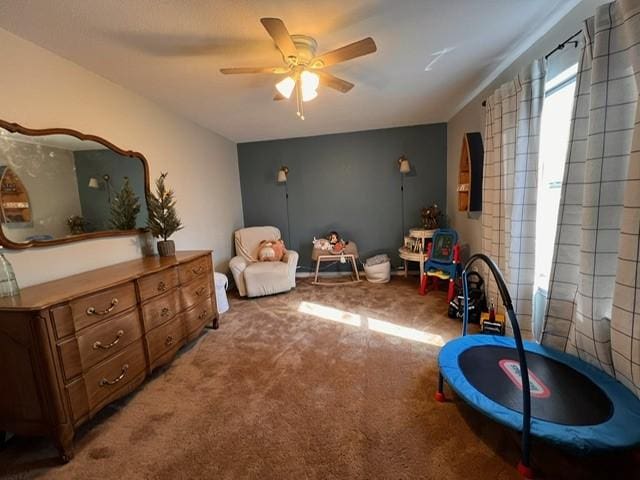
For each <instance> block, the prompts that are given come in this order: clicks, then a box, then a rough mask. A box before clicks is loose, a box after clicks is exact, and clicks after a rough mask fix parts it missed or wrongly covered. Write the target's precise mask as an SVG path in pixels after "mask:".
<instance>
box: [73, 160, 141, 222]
mask: <svg viewBox="0 0 640 480" xmlns="http://www.w3.org/2000/svg"><path fill="white" fill-rule="evenodd" d="M73 156H74V158H75V166H76V176H77V177H78V191H79V193H80V205H81V206H82V216H83V217H84V218H85V220H87V221H89V225H88V229H89V230H90V231H93V230H110V229H111V228H112V227H111V224H110V220H111V204H110V203H109V195H108V192H107V190H106V186H105V185H104V182H103V181H102V176H103V175H105V174H106V175H109V176H110V177H111V199H112V200H113V197H114V196H115V195H116V194H118V192H120V189H121V188H122V183H123V182H124V177H128V178H129V183H130V184H131V188H132V189H133V191H134V193H135V194H136V195H137V196H138V199H139V201H140V205H141V208H140V213H139V214H138V217H137V218H136V227H137V228H141V227H145V226H146V225H147V201H146V198H145V190H144V166H143V164H142V162H141V161H140V160H139V159H137V158H131V157H125V156H124V155H120V154H118V153H116V152H114V151H112V150H108V149H104V150H78V151H75V152H73ZM91 177H96V178H97V179H98V181H100V188H99V189H95V188H90V187H89V179H90V178H91Z"/></svg>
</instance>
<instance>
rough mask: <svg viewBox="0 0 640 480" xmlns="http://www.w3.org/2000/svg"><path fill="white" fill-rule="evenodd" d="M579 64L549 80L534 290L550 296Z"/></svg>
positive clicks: (542, 140) (542, 138)
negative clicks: (550, 281)
mask: <svg viewBox="0 0 640 480" xmlns="http://www.w3.org/2000/svg"><path fill="white" fill-rule="evenodd" d="M577 72H578V64H574V65H573V66H571V67H569V68H567V69H566V70H564V71H563V72H561V73H560V74H558V75H556V76H554V77H553V78H551V79H549V80H547V83H546V85H545V100H544V106H543V109H542V119H541V131H540V154H539V157H538V159H539V160H538V162H539V165H538V172H539V173H538V199H537V214H536V260H535V262H536V269H535V285H534V292H540V291H542V293H543V294H544V295H545V296H546V290H547V288H548V285H549V274H550V270H551V261H552V259H553V247H554V243H555V237H556V226H557V217H558V207H559V206H560V190H561V186H562V178H563V174H564V165H565V162H566V157H567V147H568V145H569V133H570V132H569V129H570V126H571V113H572V109H573V96H574V92H575V86H576V74H577Z"/></svg>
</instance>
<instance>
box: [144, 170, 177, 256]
mask: <svg viewBox="0 0 640 480" xmlns="http://www.w3.org/2000/svg"><path fill="white" fill-rule="evenodd" d="M165 178H167V173H166V172H165V173H162V174H161V175H160V177H158V179H157V180H156V193H155V194H153V193H150V194H149V196H148V198H147V205H148V207H149V219H148V220H147V226H148V227H149V231H150V232H151V235H153V236H154V237H156V238H162V240H158V254H159V255H160V256H161V257H170V256H172V255H175V253H176V246H175V243H173V240H169V237H170V236H171V235H173V234H174V233H176V232H177V231H178V230H182V222H181V221H180V219H179V218H178V215H177V213H176V200H175V198H174V192H173V190H172V189H170V188H169V189H167V187H166V186H165V184H164V180H165Z"/></svg>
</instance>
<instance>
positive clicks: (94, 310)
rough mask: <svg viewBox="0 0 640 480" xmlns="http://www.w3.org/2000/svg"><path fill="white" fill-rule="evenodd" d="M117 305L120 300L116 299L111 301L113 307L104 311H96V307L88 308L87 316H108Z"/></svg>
mask: <svg viewBox="0 0 640 480" xmlns="http://www.w3.org/2000/svg"><path fill="white" fill-rule="evenodd" d="M116 305H118V299H117V298H114V299H113V300H111V305H109V306H108V307H107V308H105V309H104V310H96V307H89V308H87V315H107V314H108V313H111V311H112V310H113V309H114V308H116Z"/></svg>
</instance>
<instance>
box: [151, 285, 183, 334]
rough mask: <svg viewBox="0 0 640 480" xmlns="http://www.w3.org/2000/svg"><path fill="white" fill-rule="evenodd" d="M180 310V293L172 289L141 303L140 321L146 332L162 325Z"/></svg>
mask: <svg viewBox="0 0 640 480" xmlns="http://www.w3.org/2000/svg"><path fill="white" fill-rule="evenodd" d="M179 312H180V294H179V293H178V290H177V289H173V290H171V291H170V292H168V293H165V294H164V295H162V296H160V297H157V298H154V299H153V300H150V301H148V302H147V303H144V304H143V305H142V321H143V322H144V329H145V331H146V332H149V331H150V330H152V329H154V328H156V327H157V326H158V325H162V324H163V323H165V322H168V321H169V320H171V319H172V318H173V317H175V316H176V315H177V314H178V313H179Z"/></svg>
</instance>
